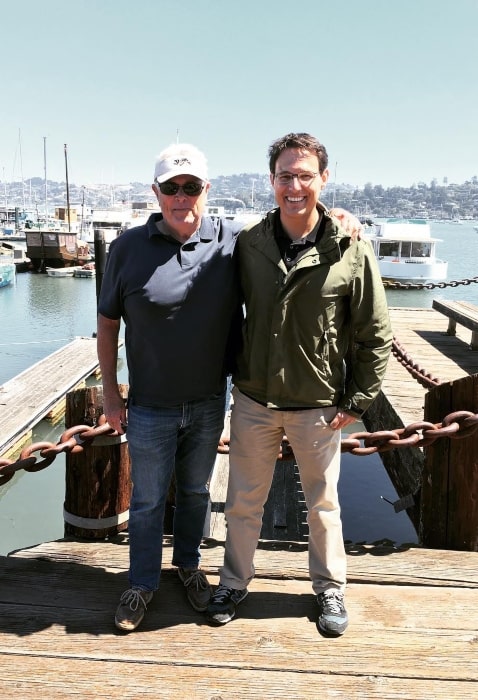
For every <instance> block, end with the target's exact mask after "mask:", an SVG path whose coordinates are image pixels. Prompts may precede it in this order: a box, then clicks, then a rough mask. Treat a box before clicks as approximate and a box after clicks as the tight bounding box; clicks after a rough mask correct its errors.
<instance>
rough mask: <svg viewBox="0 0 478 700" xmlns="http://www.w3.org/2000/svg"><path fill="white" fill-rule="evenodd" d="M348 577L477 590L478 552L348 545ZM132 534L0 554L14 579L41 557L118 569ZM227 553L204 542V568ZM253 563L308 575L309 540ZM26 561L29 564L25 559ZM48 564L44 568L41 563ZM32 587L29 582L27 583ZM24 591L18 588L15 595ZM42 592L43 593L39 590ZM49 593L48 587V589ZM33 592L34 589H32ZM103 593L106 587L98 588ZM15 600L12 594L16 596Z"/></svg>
mask: <svg viewBox="0 0 478 700" xmlns="http://www.w3.org/2000/svg"><path fill="white" fill-rule="evenodd" d="M346 551H347V568H348V580H349V581H350V582H354V583H367V582H372V583H373V582H375V583H377V582H380V581H382V582H384V583H387V584H395V585H397V586H400V585H408V586H423V585H425V586H439V587H466V588H476V589H478V567H477V565H476V562H477V556H478V555H477V554H476V553H475V552H455V551H449V550H439V549H422V548H421V547H416V546H410V547H407V546H406V545H402V546H400V547H394V546H390V545H386V544H380V543H379V544H375V545H374V544H346ZM128 556H129V549H128V535H127V533H121V534H119V535H117V536H116V537H114V538H111V539H110V540H108V541H101V540H100V541H91V542H83V541H82V542H77V541H75V540H73V539H71V538H64V539H61V540H57V541H54V542H45V543H42V544H39V545H37V546H35V547H31V548H29V549H21V550H18V551H16V552H14V553H12V554H11V555H10V556H9V557H5V558H3V560H2V559H1V558H0V562H2V568H3V571H4V572H5V574H6V575H8V577H9V578H10V577H11V576H13V575H14V573H13V572H14V570H15V567H16V566H18V567H20V568H21V566H22V564H21V563H19V562H21V560H24V559H26V560H32V561H36V565H37V566H38V567H39V569H38V572H39V573H38V574H37V576H40V572H41V576H43V572H44V571H48V565H49V563H50V562H53V563H58V564H61V563H67V564H69V565H70V566H71V565H85V566H86V567H93V568H94V567H99V568H102V569H105V570H107V571H114V572H116V573H119V572H126V571H127V569H128ZM223 557H224V543H222V542H215V541H214V540H206V541H205V542H204V543H203V546H202V547H201V567H202V568H203V569H204V570H205V571H206V572H207V573H210V574H214V573H216V572H217V570H218V568H219V567H220V566H221V565H222V561H223ZM171 559H172V539H171V538H165V540H164V549H163V571H166V572H167V571H170V570H172V568H173V567H172V566H171ZM254 564H255V568H256V578H264V577H267V578H271V579H272V578H279V579H286V580H289V579H298V580H304V581H305V580H306V581H308V580H309V569H308V556H307V544H306V543H305V542H273V541H264V540H261V541H260V542H259V546H258V549H257V551H256V555H255V559H254ZM24 566H27V565H26V564H24ZM42 567H43V568H42ZM28 590H29V591H30V584H28ZM16 594H18V595H19V591H18V590H17V589H16V587H15V590H14V591H12V595H16ZM37 594H38V595H39V593H37ZM46 594H47V595H48V592H46ZM29 595H31V591H30V592H29ZM99 595H101V591H100V592H99ZM12 600H13V599H12Z"/></svg>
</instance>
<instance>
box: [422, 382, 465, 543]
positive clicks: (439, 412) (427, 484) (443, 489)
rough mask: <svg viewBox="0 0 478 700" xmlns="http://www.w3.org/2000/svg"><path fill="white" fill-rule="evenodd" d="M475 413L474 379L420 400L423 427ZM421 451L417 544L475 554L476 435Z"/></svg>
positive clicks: (439, 389) (442, 441) (438, 442)
mask: <svg viewBox="0 0 478 700" xmlns="http://www.w3.org/2000/svg"><path fill="white" fill-rule="evenodd" d="M477 410H478V374H473V375H470V376H468V377H463V378H461V379H458V380H456V381H454V382H448V383H446V384H445V383H444V384H440V385H439V386H437V387H435V388H433V389H431V390H430V391H429V392H428V394H427V395H426V397H425V413H424V418H425V421H429V422H431V423H439V422H441V421H442V420H443V418H444V417H445V416H446V415H448V414H449V413H452V412H454V411H470V412H472V413H476V412H477ZM424 449H425V464H424V469H423V478H422V489H421V518H420V521H421V522H420V533H419V535H420V543H421V544H422V545H423V546H424V547H429V548H435V549H454V550H461V551H472V552H476V551H478V499H477V494H478V431H477V430H475V431H474V433H472V434H471V435H469V436H467V437H464V438H462V439H453V438H450V439H448V438H444V437H441V438H438V439H437V440H435V442H434V443H432V444H431V445H429V446H428V447H426V448H424Z"/></svg>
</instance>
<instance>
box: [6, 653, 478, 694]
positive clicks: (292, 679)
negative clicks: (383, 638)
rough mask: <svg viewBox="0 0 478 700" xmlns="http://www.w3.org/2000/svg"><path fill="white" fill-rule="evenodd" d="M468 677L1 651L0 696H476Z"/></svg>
mask: <svg viewBox="0 0 478 700" xmlns="http://www.w3.org/2000/svg"><path fill="white" fill-rule="evenodd" d="M476 693H477V686H476V682H474V681H461V680H460V681H448V680H435V679H415V678H393V677H392V678H390V677H386V676H383V675H382V674H381V673H380V672H379V671H378V670H377V671H376V672H375V673H374V674H373V675H372V676H359V675H345V674H343V673H341V672H340V670H338V671H337V672H336V673H334V674H327V673H324V672H322V671H321V669H320V668H318V669H317V670H316V672H315V673H310V674H309V673H302V672H299V673H295V672H290V671H282V672H280V673H274V672H270V671H267V670H257V669H247V668H245V669H240V668H228V667H218V666H215V665H214V663H213V662H212V661H211V663H210V664H209V665H207V666H206V665H205V666H201V667H196V666H194V665H191V664H188V662H187V660H186V659H179V660H178V661H177V662H176V664H175V665H174V667H172V668H171V666H169V665H163V664H162V663H161V660H160V659H156V660H155V661H154V662H152V663H148V664H132V663H128V664H125V663H124V662H122V661H99V662H94V661H91V660H90V659H62V658H57V657H54V658H47V657H30V656H22V657H20V658H19V657H18V656H17V655H15V654H8V653H4V654H3V655H2V698H3V700H18V698H21V697H37V696H42V697H45V698H48V700H58V699H60V698H78V699H80V700H99V699H100V698H107V699H108V700H110V699H111V700H113V699H114V698H138V697H141V698H146V699H147V698H154V700H157V698H161V700H177V698H181V697H182V698H193V699H194V700H212V699H215V698H224V700H225V699H226V698H230V699H232V698H233V699H234V700H254V699H256V698H257V699H258V700H269V699H270V700H277V698H284V697H287V699H288V700H309V699H310V700H317V698H318V697H320V698H323V699H324V700H329V699H330V700H331V699H333V700H337V698H368V699H369V700H409V698H414V700H430V698H434V699H435V700H451V699H452V698H460V700H476Z"/></svg>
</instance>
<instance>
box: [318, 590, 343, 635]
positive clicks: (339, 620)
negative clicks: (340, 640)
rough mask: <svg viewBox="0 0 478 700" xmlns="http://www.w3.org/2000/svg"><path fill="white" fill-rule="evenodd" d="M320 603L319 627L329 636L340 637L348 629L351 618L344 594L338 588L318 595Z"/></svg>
mask: <svg viewBox="0 0 478 700" xmlns="http://www.w3.org/2000/svg"><path fill="white" fill-rule="evenodd" d="M317 602H318V604H319V619H318V622H317V624H318V627H319V630H320V631H321V632H323V634H325V635H327V636H328V637H340V635H341V634H343V633H344V632H345V630H346V629H347V625H348V624H349V618H348V615H347V611H346V609H345V606H344V594H343V593H342V591H338V590H336V589H332V590H328V591H324V592H323V593H319V595H318V596H317Z"/></svg>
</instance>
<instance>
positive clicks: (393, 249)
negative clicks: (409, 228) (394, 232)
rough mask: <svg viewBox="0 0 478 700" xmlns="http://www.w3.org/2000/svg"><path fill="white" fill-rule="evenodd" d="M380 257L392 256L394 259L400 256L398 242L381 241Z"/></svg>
mask: <svg viewBox="0 0 478 700" xmlns="http://www.w3.org/2000/svg"><path fill="white" fill-rule="evenodd" d="M380 255H383V256H387V255H391V256H392V257H393V258H396V257H397V256H398V243H397V241H380Z"/></svg>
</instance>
